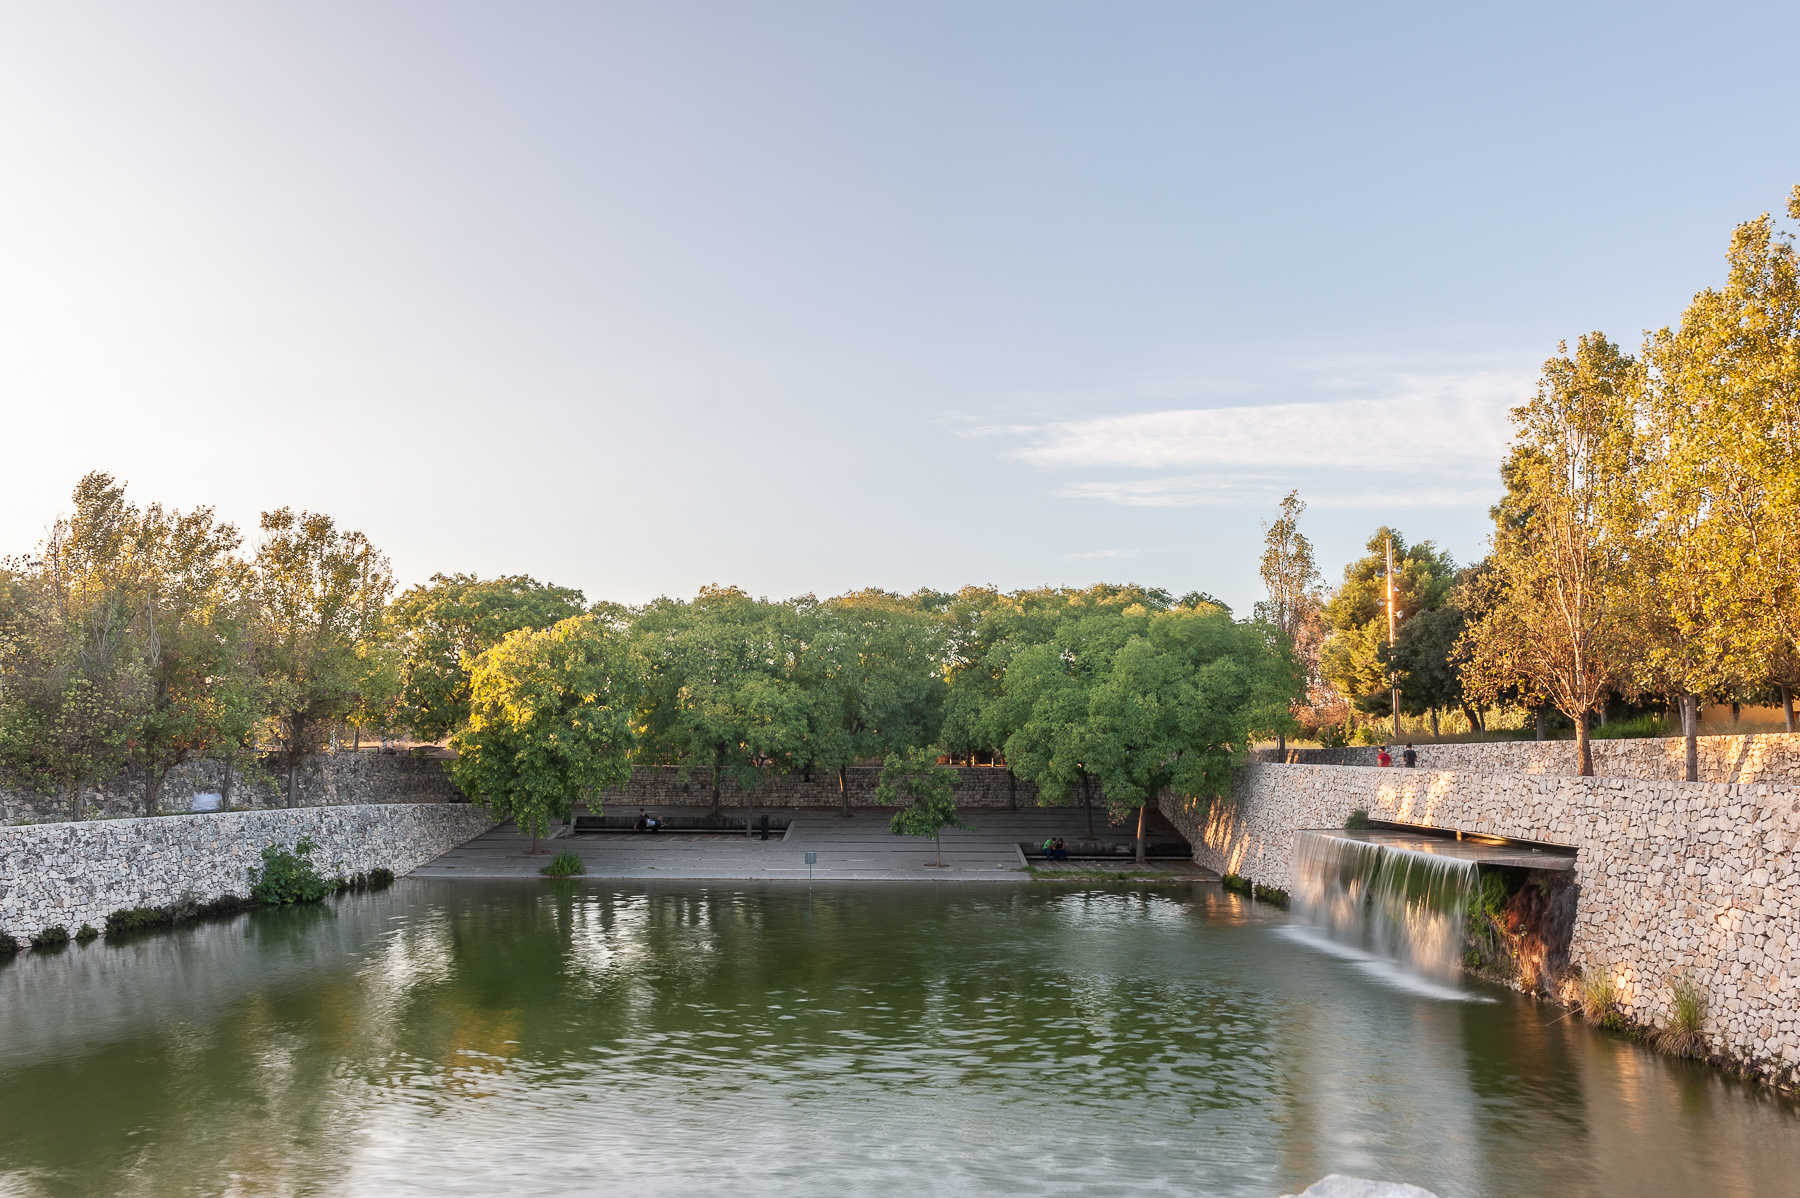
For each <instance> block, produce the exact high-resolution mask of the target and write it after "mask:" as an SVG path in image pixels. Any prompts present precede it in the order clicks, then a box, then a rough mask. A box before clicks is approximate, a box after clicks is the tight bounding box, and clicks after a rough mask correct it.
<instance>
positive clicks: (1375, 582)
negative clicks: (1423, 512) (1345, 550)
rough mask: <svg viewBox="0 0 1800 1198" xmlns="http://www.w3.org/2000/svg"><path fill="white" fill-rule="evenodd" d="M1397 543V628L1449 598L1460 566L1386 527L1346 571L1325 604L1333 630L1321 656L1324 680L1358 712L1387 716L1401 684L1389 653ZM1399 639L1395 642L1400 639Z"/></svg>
mask: <svg viewBox="0 0 1800 1198" xmlns="http://www.w3.org/2000/svg"><path fill="white" fill-rule="evenodd" d="M1389 538H1392V541H1393V553H1394V578H1393V585H1394V615H1395V621H1396V623H1397V625H1398V627H1399V628H1401V629H1403V628H1405V626H1406V624H1407V622H1408V621H1409V620H1411V619H1412V618H1413V617H1415V616H1417V615H1418V614H1419V613H1421V612H1427V611H1436V610H1437V609H1438V608H1440V607H1442V606H1444V604H1445V603H1447V602H1448V601H1449V599H1450V591H1451V588H1452V587H1453V586H1454V585H1455V583H1456V563H1455V562H1453V561H1452V560H1451V558H1450V555H1449V554H1448V553H1445V552H1444V551H1442V550H1440V549H1438V548H1437V546H1436V545H1434V544H1432V543H1431V542H1430V541H1421V542H1420V543H1419V544H1417V545H1408V544H1407V542H1406V538H1405V537H1404V536H1402V535H1401V534H1400V533H1399V532H1398V531H1397V530H1394V529H1390V528H1386V527H1382V528H1378V529H1376V530H1375V535H1374V536H1372V537H1370V538H1369V540H1368V545H1367V550H1368V551H1367V553H1366V554H1365V555H1364V556H1363V557H1361V558H1358V559H1357V560H1356V561H1353V562H1351V563H1350V564H1349V565H1348V566H1345V567H1344V581H1343V583H1342V584H1341V585H1340V586H1339V587H1338V589H1337V592H1336V593H1335V594H1334V595H1333V596H1332V597H1331V601H1330V602H1329V603H1327V604H1326V605H1325V622H1326V624H1327V625H1328V626H1329V627H1330V630H1331V631H1330V632H1329V633H1328V635H1327V637H1326V640H1325V644H1324V646H1323V647H1322V648H1321V650H1320V654H1319V671H1320V673H1321V674H1322V675H1323V676H1324V679H1325V681H1326V682H1327V683H1329V684H1330V685H1331V686H1332V687H1334V688H1335V689H1336V690H1337V691H1338V692H1339V693H1341V694H1342V695H1344V696H1345V697H1346V698H1347V699H1349V700H1350V701H1351V703H1352V704H1353V705H1354V706H1356V707H1357V708H1358V709H1359V710H1361V711H1364V712H1368V713H1371V714H1375V713H1385V712H1387V711H1389V710H1390V708H1391V705H1392V702H1393V691H1394V688H1395V687H1396V686H1398V685H1400V682H1401V680H1400V678H1399V677H1398V676H1397V674H1396V668H1395V665H1394V663H1392V662H1391V661H1390V659H1389V655H1388V652H1387V640H1388V612H1387V581H1388V580H1387V545H1388V541H1389ZM1396 639H1397V637H1396Z"/></svg>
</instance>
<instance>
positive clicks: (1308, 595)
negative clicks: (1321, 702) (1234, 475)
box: [1256, 491, 1324, 752]
mask: <svg viewBox="0 0 1800 1198" xmlns="http://www.w3.org/2000/svg"><path fill="white" fill-rule="evenodd" d="M1305 510H1306V504H1304V503H1302V502H1301V500H1300V493H1299V492H1298V491H1289V492H1288V493H1287V495H1286V496H1285V497H1284V498H1283V499H1282V501H1281V515H1280V516H1279V517H1277V518H1276V520H1275V522H1274V523H1272V524H1270V525H1268V526H1267V527H1266V528H1265V529H1264V530H1263V556H1262V564H1261V572H1262V580H1263V587H1264V588H1265V590H1266V591H1267V592H1268V598H1267V599H1265V600H1263V601H1262V602H1260V603H1258V604H1257V605H1256V619H1257V620H1259V621H1261V622H1262V623H1263V624H1265V625H1267V626H1268V627H1269V628H1270V630H1271V634H1272V635H1273V637H1274V639H1275V643H1276V646H1277V648H1278V650H1279V651H1280V652H1281V653H1282V654H1284V655H1285V658H1286V660H1288V661H1289V662H1291V663H1292V664H1293V668H1294V669H1295V670H1296V672H1297V673H1298V674H1299V680H1298V681H1299V685H1298V689H1299V691H1300V693H1301V694H1303V695H1306V696H1309V697H1315V696H1317V692H1318V691H1319V689H1320V687H1321V686H1322V684H1323V679H1322V678H1321V677H1320V675H1319V650H1320V648H1321V647H1322V644H1323V638H1324V621H1323V616H1324V598H1323V596H1322V595H1321V581H1322V580H1321V579H1320V576H1319V567H1318V563H1317V562H1316V561H1315V560H1314V557H1313V547H1312V542H1311V541H1309V540H1308V539H1307V538H1306V534H1304V533H1302V532H1301V531H1300V514H1301V513H1302V512H1304V511H1305ZM1316 705H1317V701H1316V697H1315V706H1316ZM1289 731H1290V729H1289V727H1288V726H1287V725H1286V723H1285V722H1284V723H1283V724H1281V725H1280V726H1278V727H1277V728H1276V729H1275V736H1276V740H1275V745H1276V750H1277V751H1278V752H1280V751H1282V750H1285V749H1286V748H1287V733H1288V732H1289Z"/></svg>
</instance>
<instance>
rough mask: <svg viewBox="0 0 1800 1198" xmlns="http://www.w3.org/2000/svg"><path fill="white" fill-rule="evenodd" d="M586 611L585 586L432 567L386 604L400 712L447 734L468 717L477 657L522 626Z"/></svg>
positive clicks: (434, 735) (433, 736)
mask: <svg viewBox="0 0 1800 1198" xmlns="http://www.w3.org/2000/svg"><path fill="white" fill-rule="evenodd" d="M584 610H585V600H584V599H583V598H582V594H581V592H580V591H577V590H574V589H571V588H569V587H560V586H555V585H553V584H551V583H546V582H539V581H538V580H537V579H535V578H531V577H529V576H527V575H524V574H511V575H504V576H502V577H499V578H485V579H484V578H477V577H476V576H475V575H473V574H433V575H432V576H431V580H430V581H429V582H426V583H424V584H422V585H419V586H414V587H408V588H407V589H406V590H405V591H402V592H401V593H400V595H399V596H398V597H397V598H395V600H394V602H393V603H392V605H390V606H389V608H388V620H389V621H390V623H391V624H392V626H393V628H394V631H395V634H396V638H397V640H398V642H399V646H400V663H399V687H400V704H399V709H398V712H397V716H398V718H399V719H400V720H401V721H402V722H403V723H404V724H405V725H406V727H408V728H410V729H411V730H412V732H413V734H414V735H416V736H418V737H420V738H421V739H424V740H430V741H435V740H442V739H443V738H444V737H446V736H448V735H450V733H452V732H454V731H455V730H456V729H458V728H460V727H461V726H462V725H463V724H464V723H466V722H467V721H468V718H469V686H470V681H469V675H470V671H471V669H472V667H473V665H474V661H475V659H476V658H477V657H479V656H481V655H482V654H483V653H485V652H486V651H487V650H489V649H491V648H493V647H494V646H495V645H497V644H499V643H500V641H501V640H502V639H503V638H504V637H505V636H506V634H507V633H509V632H513V631H515V630H517V629H520V628H548V627H550V626H551V625H552V624H555V623H558V622H559V621H562V620H566V619H568V618H570V617H571V616H578V615H581V614H582V613H583V611H584Z"/></svg>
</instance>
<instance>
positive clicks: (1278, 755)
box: [1275, 732, 1287, 762]
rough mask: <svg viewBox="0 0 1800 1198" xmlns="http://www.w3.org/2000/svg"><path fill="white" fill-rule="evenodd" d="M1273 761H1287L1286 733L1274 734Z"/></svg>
mask: <svg viewBox="0 0 1800 1198" xmlns="http://www.w3.org/2000/svg"><path fill="white" fill-rule="evenodd" d="M1275 760H1276V761H1277V762H1282V761H1286V760H1287V733H1285V732H1277V733H1276V734H1275Z"/></svg>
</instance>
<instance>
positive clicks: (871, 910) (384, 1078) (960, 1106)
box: [0, 881, 1800, 1198]
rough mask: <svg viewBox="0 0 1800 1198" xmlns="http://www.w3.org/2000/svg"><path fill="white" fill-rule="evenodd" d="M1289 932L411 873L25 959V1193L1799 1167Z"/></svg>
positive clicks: (927, 900) (1458, 1181)
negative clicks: (335, 893) (282, 907)
mask: <svg viewBox="0 0 1800 1198" xmlns="http://www.w3.org/2000/svg"><path fill="white" fill-rule="evenodd" d="M1283 926H1285V925H1284V921H1282V920H1280V919H1278V918H1274V917H1271V916H1270V915H1269V914H1268V911H1267V909H1266V908H1258V907H1251V906H1250V905H1248V904H1244V903H1242V902H1241V901H1240V900H1238V899H1237V898H1235V897H1234V896H1231V895H1227V894H1224V893H1223V892H1222V891H1220V890H1218V889H1217V888H1196V889H1194V890H1193V891H1191V892H1178V893H1175V894H1168V893H1156V892H1151V891H1133V890H1130V889H1105V888H1100V889H1094V890H1082V891H1069V890H1064V889H1060V888H1037V887H1017V888H1014V887H1007V888H999V887H983V888H974V889H957V888H953V887H942V888H936V887H934V888H931V889H929V890H926V889H920V888H905V887H869V886H863V887H856V888H842V889H834V888H829V887H818V888H814V889H812V890H808V889H806V888H804V887H784V886H768V887H762V888H755V889H734V888H728V887H707V886H667V887H633V888H621V887H606V886H596V885H592V884H590V885H581V884H561V885H555V886H547V885H538V884H507V883H493V884H481V883H469V882H444V883H427V882H417V881H414V882H403V883H402V884H400V885H399V886H396V887H395V888H394V889H393V890H391V891H389V892H386V893H383V894H376V895H359V896H349V897H346V898H345V899H343V900H340V901H338V902H336V903H334V904H332V905H331V906H330V907H328V908H322V909H315V910H313V911H311V912H274V913H258V914H257V915H255V916H251V917H244V918H240V919H238V920H236V921H232V922H228V923H221V924H212V925H203V926H201V927H198V928H193V929H187V930H184V931H182V932H180V933H178V934H176V935H172V936H162V937H151V938H148V939H146V940H143V941H139V942H135V943H131V944H127V945H125V946H122V947H121V946H112V945H108V944H107V943H105V942H104V941H103V942H100V943H97V944H94V945H90V946H86V947H83V948H78V949H73V950H70V951H69V952H66V953H63V954H55V955H45V956H41V957H36V956H27V957H25V958H23V959H21V960H20V961H19V962H17V963H16V964H15V965H13V966H11V967H8V968H5V969H0V1194H6V1195H11V1194H19V1195H40V1194H42V1195H52V1194H55V1195H61V1194H95V1193H117V1194H131V1195H162V1194H191V1193H201V1194H239V1193H243V1194H249V1193H258V1194H260V1193H319V1194H324V1193H331V1194H337V1193H349V1194H392V1193H428V1194H442V1193H448V1194H456V1193H470V1194H490V1193H494V1192H497V1191H506V1190H514V1189H522V1188H529V1189H530V1190H531V1191H533V1192H537V1193H545V1194H557V1193H571V1194H573V1193H594V1192H609V1191H617V1192H630V1193H652V1194H654V1193H695V1192H700V1193H711V1192H725V1191H735V1192H739V1193H747V1194H760V1193H782V1194H787V1193H833V1194H836V1193H843V1192H873V1191H880V1190H898V1189H910V1190H918V1191H924V1192H934V1193H936V1192H977V1191H979V1192H994V1193H1051V1192H1064V1193H1066V1192H1075V1191H1079V1192H1084V1193H1088V1192H1091V1193H1120V1194H1124V1193H1131V1194H1146V1193H1148V1194H1154V1193H1171V1194H1173V1193H1182V1194H1190V1193H1194V1192H1196V1189H1197V1188H1198V1190H1200V1191H1204V1192H1208V1193H1217V1194H1257V1195H1268V1194H1273V1193H1277V1192H1280V1191H1281V1190H1282V1189H1284V1188H1286V1189H1298V1188H1300V1187H1301V1186H1303V1185H1304V1184H1306V1183H1307V1182H1309V1181H1311V1180H1314V1179H1316V1178H1317V1177H1319V1176H1320V1175H1322V1174H1324V1173H1326V1172H1331V1171H1334V1170H1342V1171H1353V1172H1361V1173H1365V1174H1368V1173H1373V1174H1381V1175H1386V1176H1394V1177H1403V1178H1407V1179H1409V1180H1413V1181H1416V1182H1419V1183H1420V1184H1424V1185H1427V1186H1430V1187H1432V1188H1434V1189H1436V1190H1438V1191H1439V1192H1440V1193H1441V1194H1444V1195H1446V1198H1449V1196H1452V1195H1464V1194H1470V1195H1473V1194H1514V1193H1535V1192H1543V1191H1545V1190H1548V1189H1550V1188H1552V1187H1553V1186H1554V1187H1555V1188H1556V1189H1557V1190H1558V1191H1559V1192H1563V1193H1569V1194H1614V1193H1616V1194H1633V1193H1651V1192H1657V1189H1656V1187H1655V1185H1654V1184H1653V1183H1654V1182H1655V1181H1656V1180H1657V1179H1659V1178H1663V1179H1667V1178H1671V1177H1676V1178H1682V1179H1687V1178H1695V1179H1701V1180H1702V1181H1703V1184H1696V1185H1695V1186H1694V1187H1693V1188H1694V1189H1707V1190H1709V1191H1710V1192H1719V1193H1757V1192H1781V1187H1782V1186H1783V1185H1785V1184H1786V1181H1787V1179H1788V1178H1790V1177H1792V1176H1793V1175H1794V1170H1795V1169H1796V1167H1797V1166H1800V1149H1797V1144H1796V1141H1797V1139H1800V1123H1797V1122H1796V1119H1795V1116H1794V1113H1793V1111H1792V1110H1791V1109H1790V1108H1788V1107H1787V1106H1785V1105H1783V1104H1781V1103H1777V1102H1771V1101H1762V1100H1758V1099H1757V1098H1756V1097H1755V1096H1754V1095H1752V1094H1750V1093H1749V1092H1747V1091H1745V1090H1744V1089H1743V1088H1741V1087H1737V1086H1734V1085H1731V1084H1728V1083H1724V1082H1720V1081H1718V1080H1717V1079H1713V1078H1710V1077H1709V1076H1708V1075H1704V1074H1699V1073H1696V1072H1694V1071H1691V1070H1686V1069H1684V1068H1681V1067H1672V1066H1670V1065H1669V1064H1668V1063H1666V1062H1663V1061H1660V1060H1658V1059H1656V1058H1652V1057H1648V1056H1646V1055H1644V1054H1641V1053H1639V1052H1638V1051H1637V1050H1636V1049H1633V1048H1631V1047H1630V1046H1627V1045H1622V1044H1619V1043H1617V1042H1615V1041H1612V1040H1608V1039H1604V1038H1600V1037H1596V1036H1595V1035H1593V1034H1592V1033H1591V1032H1589V1031H1588V1030H1587V1029H1585V1028H1582V1027H1579V1026H1577V1025H1574V1024H1571V1023H1568V1022H1557V1019H1556V1014H1555V1013H1554V1012H1545V1011H1541V1010H1539V1009H1537V1008H1534V1007H1532V1006H1531V1005H1529V1004H1527V1003H1524V1002H1522V1001H1518V1000H1515V999H1513V998H1512V997H1511V996H1506V995H1494V996H1491V997H1495V998H1497V999H1499V1001H1494V1002H1490V1003H1487V1004H1483V1005H1472V1004H1467V1003H1451V1002H1443V1001H1436V1000H1433V999H1430V998H1427V997H1424V996H1420V995H1411V994H1406V993H1401V992H1396V991H1394V990H1392V989H1388V988H1384V987H1381V986H1378V985H1375V984H1372V982H1371V981H1370V979H1369V978H1368V977H1367V976H1365V975H1363V974H1361V973H1360V972H1359V971H1358V970H1357V969H1356V968H1355V967H1354V966H1353V965H1352V964H1350V963H1347V962H1343V961H1339V960H1336V959H1333V958H1330V957H1326V956H1323V955H1320V954H1316V953H1313V952H1309V951H1306V950H1304V949H1301V948H1299V947H1297V946H1295V945H1293V944H1292V943H1290V942H1287V941H1286V940H1284V939H1282V938H1281V936H1280V935H1279V934H1278V933H1279V932H1280V929H1281V928H1282V927H1283ZM1676 1158H1679V1159H1676ZM1759 1182H1761V1183H1763V1189H1762V1190H1761V1191H1759V1190H1758V1189H1757V1184H1758V1183H1759ZM1771 1187H1772V1188H1771Z"/></svg>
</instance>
